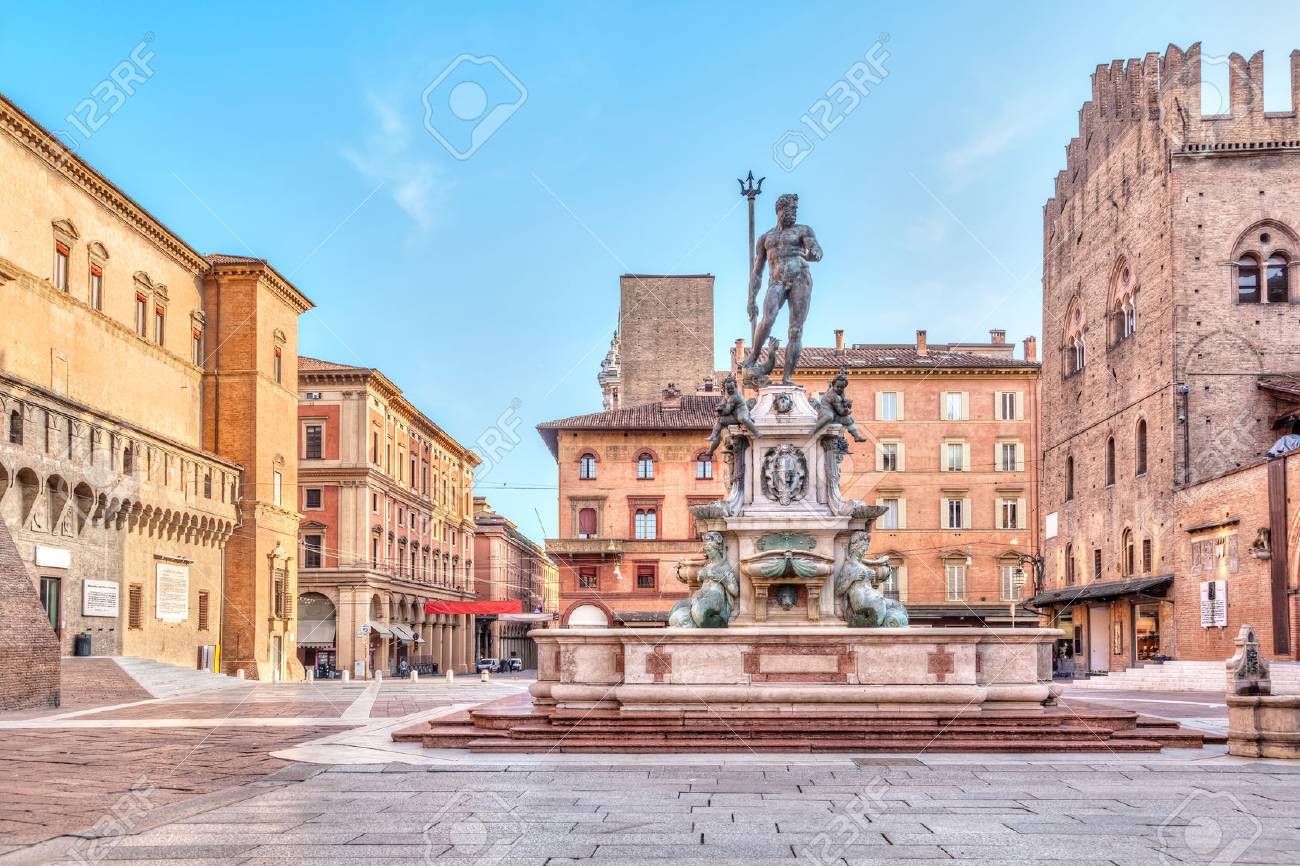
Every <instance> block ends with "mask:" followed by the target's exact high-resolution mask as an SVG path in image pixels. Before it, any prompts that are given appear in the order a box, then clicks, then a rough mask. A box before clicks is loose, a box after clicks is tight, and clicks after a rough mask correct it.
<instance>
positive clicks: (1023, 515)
mask: <svg viewBox="0 0 1300 866" xmlns="http://www.w3.org/2000/svg"><path fill="white" fill-rule="evenodd" d="M1016 528H1018V529H1028V528H1029V500H1028V499H1024V498H1021V499H1017V500H1016Z"/></svg>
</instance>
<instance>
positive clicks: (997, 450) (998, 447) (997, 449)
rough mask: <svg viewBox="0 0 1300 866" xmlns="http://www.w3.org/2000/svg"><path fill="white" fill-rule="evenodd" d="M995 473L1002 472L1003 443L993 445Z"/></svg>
mask: <svg viewBox="0 0 1300 866" xmlns="http://www.w3.org/2000/svg"><path fill="white" fill-rule="evenodd" d="M993 471H994V472H1001V471H1002V443H1001V442H994V443H993Z"/></svg>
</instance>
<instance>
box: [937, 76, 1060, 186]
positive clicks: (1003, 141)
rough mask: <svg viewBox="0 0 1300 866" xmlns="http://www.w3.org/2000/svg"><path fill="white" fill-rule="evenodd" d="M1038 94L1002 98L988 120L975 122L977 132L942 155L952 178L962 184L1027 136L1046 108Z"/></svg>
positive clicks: (1042, 116) (1037, 123) (1038, 122)
mask: <svg viewBox="0 0 1300 866" xmlns="http://www.w3.org/2000/svg"><path fill="white" fill-rule="evenodd" d="M1041 109H1042V103H1041V101H1040V100H1039V97H1038V96H1037V94H1034V93H1020V94H1017V95H1015V96H1012V97H1010V98H1008V99H1006V100H1003V102H1002V104H1001V105H1000V106H999V107H998V109H997V111H995V112H994V113H993V115H992V116H991V117H990V118H989V120H988V122H986V123H984V124H982V125H978V126H973V128H974V133H973V134H972V135H970V136H969V137H968V138H967V139H966V140H965V141H964V142H962V143H961V145H960V146H958V147H955V148H952V149H951V150H949V151H947V152H946V153H944V155H943V165H944V168H945V169H946V170H947V171H948V174H949V176H950V177H951V179H952V181H953V182H954V183H955V184H957V185H961V184H962V183H963V181H964V180H965V179H966V178H969V177H970V176H971V175H972V174H974V173H976V172H977V171H978V170H979V169H980V168H981V167H982V166H983V165H984V164H986V163H988V162H992V161H994V160H996V159H997V158H998V157H1000V156H1002V155H1003V154H1005V153H1007V152H1008V151H1009V150H1011V149H1012V148H1014V147H1015V146H1016V145H1017V144H1018V143H1020V142H1021V141H1023V140H1024V139H1026V138H1028V137H1029V136H1030V135H1031V134H1032V133H1033V132H1034V131H1035V130H1037V129H1038V128H1039V127H1040V126H1041V125H1042V124H1043V118H1044V112H1043V111H1042V110H1041Z"/></svg>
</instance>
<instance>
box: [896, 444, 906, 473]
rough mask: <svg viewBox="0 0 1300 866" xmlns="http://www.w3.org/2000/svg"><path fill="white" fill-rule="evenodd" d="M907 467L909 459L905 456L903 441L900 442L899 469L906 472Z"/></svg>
mask: <svg viewBox="0 0 1300 866" xmlns="http://www.w3.org/2000/svg"><path fill="white" fill-rule="evenodd" d="M906 469H907V460H906V459H905V458H904V457H903V443H902V442H899V443H898V471H899V472H904V471H906Z"/></svg>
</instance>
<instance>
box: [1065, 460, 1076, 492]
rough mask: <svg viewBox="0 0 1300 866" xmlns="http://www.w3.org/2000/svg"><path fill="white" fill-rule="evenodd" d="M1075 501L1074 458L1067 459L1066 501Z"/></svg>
mask: <svg viewBox="0 0 1300 866" xmlns="http://www.w3.org/2000/svg"><path fill="white" fill-rule="evenodd" d="M1073 500H1074V457H1066V458H1065V501H1066V502H1071V501H1073Z"/></svg>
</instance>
